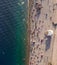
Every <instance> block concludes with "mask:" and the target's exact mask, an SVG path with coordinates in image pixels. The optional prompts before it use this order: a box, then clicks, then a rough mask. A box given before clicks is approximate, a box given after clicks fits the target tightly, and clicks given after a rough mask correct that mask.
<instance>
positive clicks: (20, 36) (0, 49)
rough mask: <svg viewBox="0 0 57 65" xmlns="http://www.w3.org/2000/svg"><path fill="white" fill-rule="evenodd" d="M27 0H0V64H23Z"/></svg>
mask: <svg viewBox="0 0 57 65" xmlns="http://www.w3.org/2000/svg"><path fill="white" fill-rule="evenodd" d="M26 19H27V0H0V65H25V57H26V36H27V28H26V21H27V20H26Z"/></svg>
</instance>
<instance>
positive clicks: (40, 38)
mask: <svg viewBox="0 0 57 65" xmlns="http://www.w3.org/2000/svg"><path fill="white" fill-rule="evenodd" d="M29 3H30V4H29V5H30V6H29V23H28V32H29V40H28V41H29V43H30V45H29V65H48V64H49V63H51V64H52V54H53V42H54V35H53V36H51V37H46V36H45V32H46V31H47V30H53V31H54V33H55V28H54V26H53V24H52V22H53V13H54V8H53V5H54V3H53V1H52V0H33V1H30V2H29ZM29 43H28V44H29Z"/></svg>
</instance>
